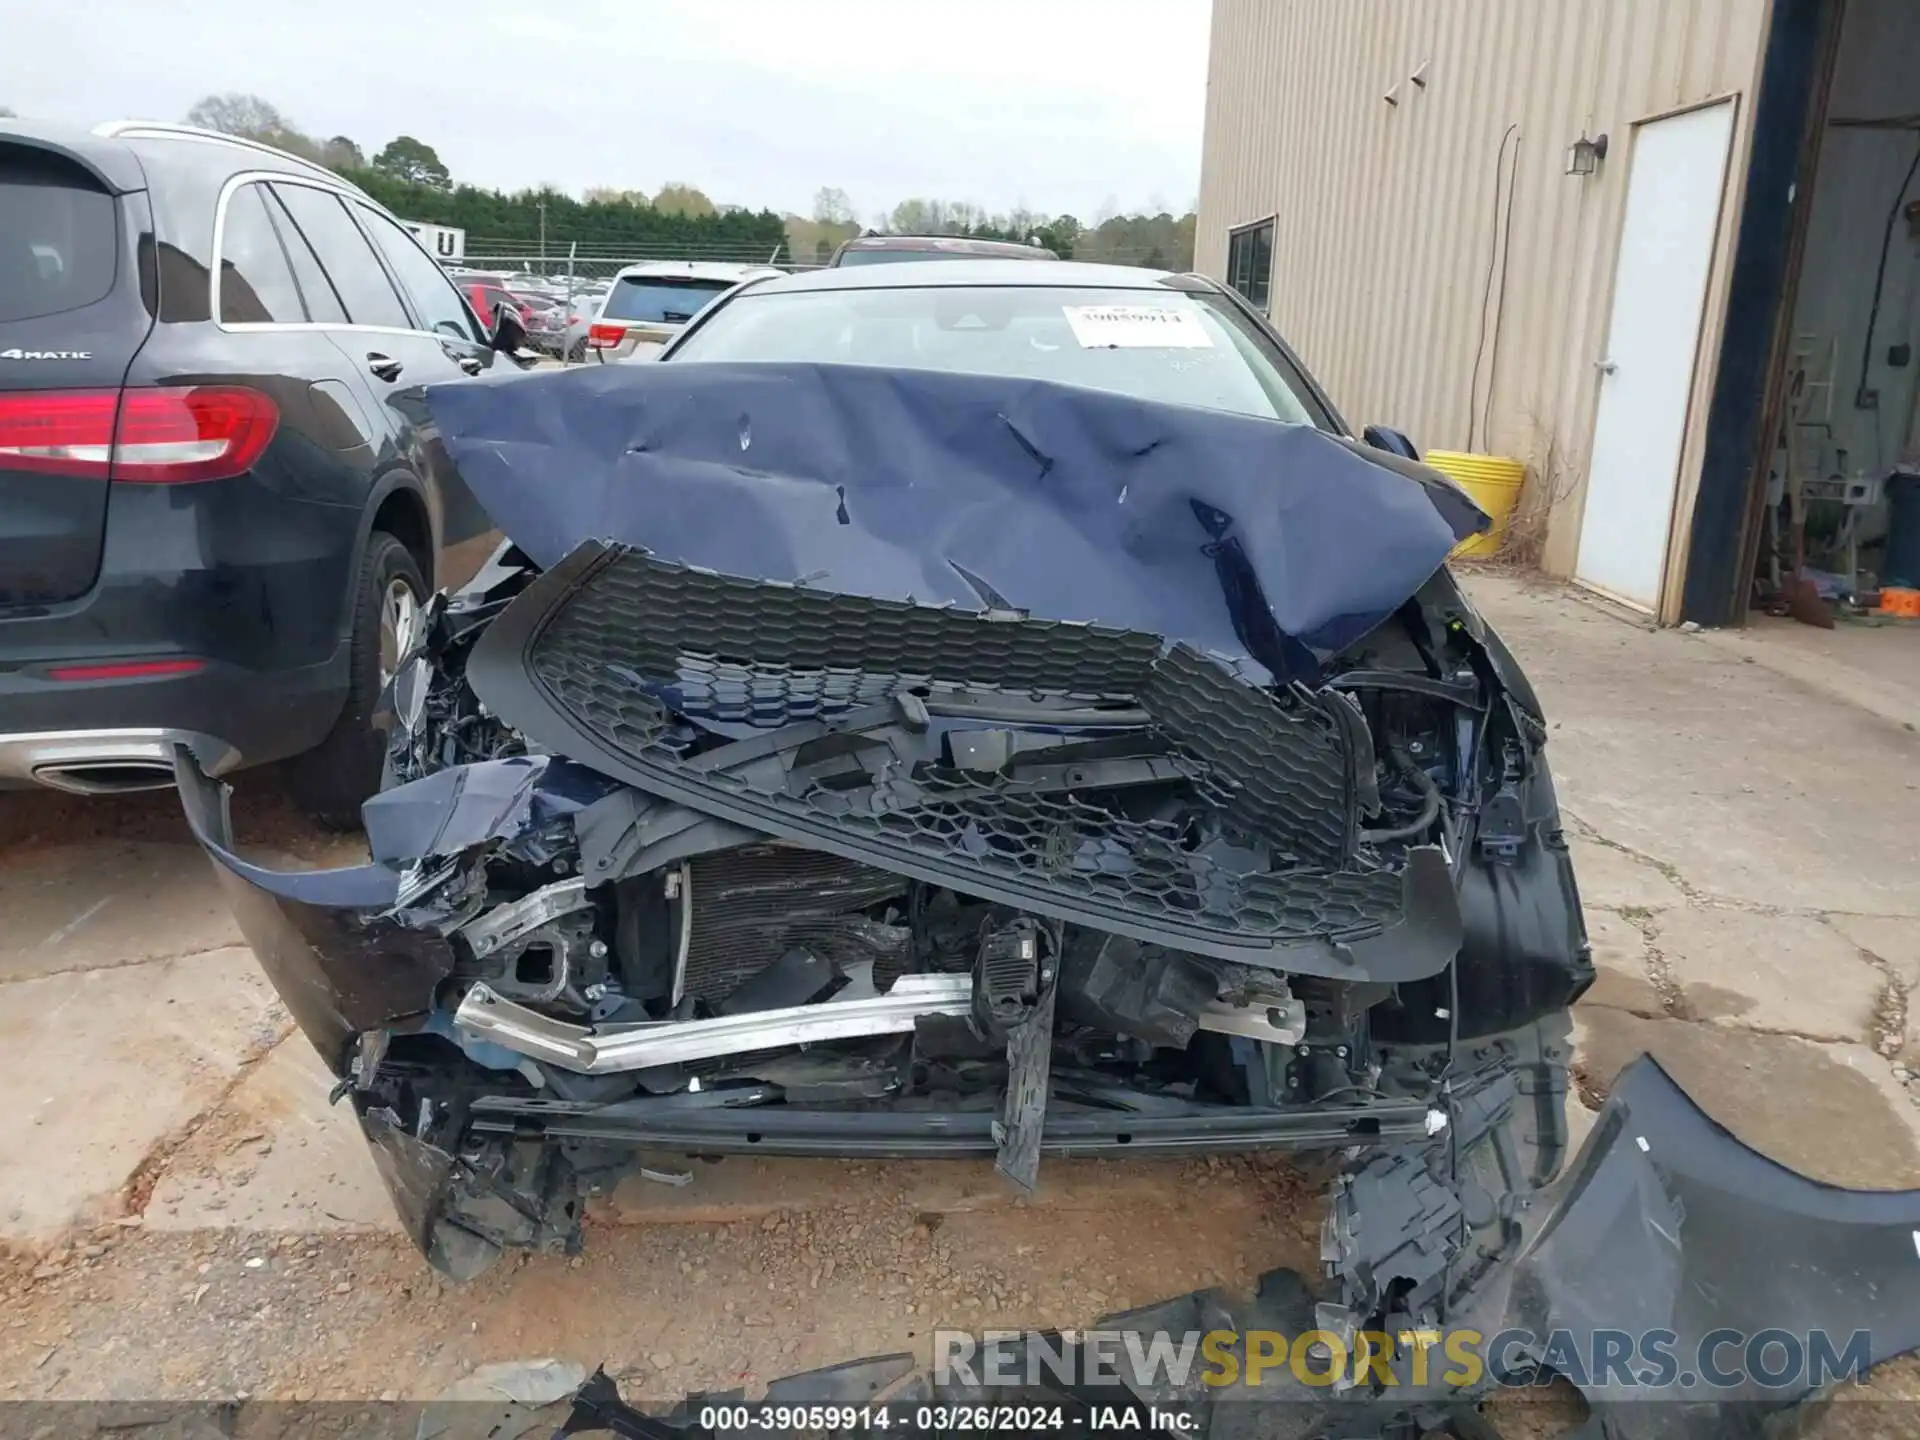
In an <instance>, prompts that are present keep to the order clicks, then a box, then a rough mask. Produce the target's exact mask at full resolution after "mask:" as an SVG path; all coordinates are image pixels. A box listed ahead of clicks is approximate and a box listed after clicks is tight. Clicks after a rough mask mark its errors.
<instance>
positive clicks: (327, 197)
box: [273, 183, 413, 330]
mask: <svg viewBox="0 0 1920 1440" xmlns="http://www.w3.org/2000/svg"><path fill="white" fill-rule="evenodd" d="M273 190H274V193H275V194H276V195H278V196H279V197H280V200H281V202H282V203H283V204H284V205H285V206H286V207H287V211H288V213H289V214H291V215H292V216H293V220H294V223H295V224H296V225H298V226H299V227H300V234H301V236H302V238H304V239H305V240H306V242H307V243H308V244H309V245H311V246H312V247H313V253H314V254H315V255H317V256H319V257H320V263H321V265H322V266H324V267H325V268H326V272H327V275H328V277H329V278H330V279H331V280H332V281H333V288H334V290H335V291H337V292H338V294H339V296H340V302H341V304H343V305H344V306H345V307H346V311H347V319H348V320H349V321H351V322H352V323H353V324H355V325H379V326H383V327H385V328H387V329H390V330H411V329H412V328H413V321H412V320H411V319H410V318H409V317H408V315H407V311H406V307H405V306H404V305H402V304H401V303H400V296H399V294H398V293H397V292H396V291H395V290H394V288H393V282H392V281H391V280H389V279H388V278H387V272H386V270H385V268H384V267H383V266H382V265H381V264H380V259H379V257H378V256H376V255H375V254H374V253H373V246H372V245H370V244H369V243H368V242H367V237H366V236H365V235H362V234H361V233H360V227H359V226H358V225H356V224H354V223H353V217H352V216H351V215H349V214H347V207H346V206H345V205H343V204H342V203H341V202H340V200H339V198H338V197H337V196H335V195H333V194H331V193H330V192H328V191H325V190H316V189H315V188H314V187H312V186H311V185H291V184H284V183H280V184H276V185H275V186H274V187H273Z"/></svg>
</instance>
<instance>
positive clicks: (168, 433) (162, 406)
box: [0, 385, 280, 485]
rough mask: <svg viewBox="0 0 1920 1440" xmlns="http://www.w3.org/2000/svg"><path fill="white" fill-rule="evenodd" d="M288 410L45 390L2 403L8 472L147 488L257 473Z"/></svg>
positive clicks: (151, 394) (166, 394) (238, 390)
mask: <svg viewBox="0 0 1920 1440" xmlns="http://www.w3.org/2000/svg"><path fill="white" fill-rule="evenodd" d="M279 423H280V412H279V410H278V409H277V408H276V407H275V406H274V403H273V401H272V400H270V399H268V398H267V397H266V396H265V395H263V394H261V393H260V392H259V391H258V390H248V389H245V388H243V387H241V386H238V385H193V386H177V387H170V388H163V389H152V390H127V391H124V392H123V391H114V390H41V391H32V390H30V391H24V392H14V393H12V394H6V395H0V469H7V470H32V471H36V472H38V473H40V474H43V475H79V476H85V477H88V478H91V479H98V480H108V479H111V480H125V481H130V482H133V483H135V484H146V485H183V484H188V483H191V482H193V481H196V480H222V479H225V478H226V477H228V476H230V475H238V474H240V473H242V472H243V471H245V470H248V469H250V468H252V466H253V463H254V461H256V460H258V459H259V458H260V456H261V454H262V453H263V452H264V451H265V450H266V448H267V444H268V442H269V441H271V440H272V439H273V432H274V430H275V428H276V427H277V426H278V425H279Z"/></svg>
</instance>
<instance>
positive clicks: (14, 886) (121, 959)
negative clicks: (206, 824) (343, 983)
mask: <svg viewBox="0 0 1920 1440" xmlns="http://www.w3.org/2000/svg"><path fill="white" fill-rule="evenodd" d="M0 915H4V916H6V917H7V924H6V926H5V928H4V930H0V981H7V980H25V979H30V978H31V977H33V976H35V975H52V974H57V973H59V972H61V971H66V970H92V969H97V968H100V967H102V966H108V965H131V964H138V963H139V962H141V961H144V960H159V959H165V958H167V957H169V956H175V955H194V954H198V953H200V952H201V951H205V950H219V949H223V948H225V947H227V946H232V945H244V944H245V943H246V942H245V940H243V939H242V938H241V935H240V927H239V926H238V925H237V924H235V923H234V919H233V912H232V911H231V910H230V909H228V907H227V902H226V900H225V898H224V897H223V896H222V895H221V894H220V889H219V886H218V885H216V884H215V883H214V878H213V870H212V867H211V866H210V865H208V863H207V857H206V853H205V852H204V851H202V850H201V848H200V847H199V846H198V845H195V844H192V843H190V842H189V843H185V844H180V843H171V842H164V841H153V840H106V839H101V840H93V841H90V842H87V843H84V844H65V845H49V846H45V847H41V848H37V849H31V850H28V849H21V850H16V851H14V852H13V853H11V854H10V855H9V856H8V857H7V863H6V865H5V866H4V867H0Z"/></svg>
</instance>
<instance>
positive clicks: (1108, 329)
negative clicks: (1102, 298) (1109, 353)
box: [1060, 305, 1213, 350]
mask: <svg viewBox="0 0 1920 1440" xmlns="http://www.w3.org/2000/svg"><path fill="white" fill-rule="evenodd" d="M1060 308H1061V309H1062V310H1063V311H1065V312H1066V316H1067V324H1068V325H1070V326H1072V327H1073V338H1074V339H1076V340H1078V341H1079V342H1080V346H1081V348H1082V349H1083V350H1106V349H1116V348H1117V349H1122V350H1208V349H1211V348H1213V337H1212V336H1211V335H1209V334H1207V327H1206V326H1204V325H1202V324H1201V323H1200V317H1199V316H1198V315H1195V314H1194V313H1193V312H1191V311H1189V310H1163V309H1161V308H1160V307H1159V306H1157V305H1062V306H1061V307H1060Z"/></svg>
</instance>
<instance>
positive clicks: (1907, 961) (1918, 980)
mask: <svg viewBox="0 0 1920 1440" xmlns="http://www.w3.org/2000/svg"><path fill="white" fill-rule="evenodd" d="M1916 883H1920V882H1916ZM1824 918H1825V920H1826V922H1827V924H1829V925H1831V926H1832V927H1833V928H1834V929H1836V930H1838V931H1839V932H1840V933H1841V934H1842V935H1844V936H1846V938H1847V939H1848V940H1850V941H1852V942H1853V943H1854V944H1855V945H1857V946H1859V947H1860V948H1861V949H1862V950H1864V951H1866V952H1867V953H1868V954H1869V955H1871V956H1873V957H1874V958H1875V959H1877V960H1879V961H1880V962H1881V963H1882V964H1884V965H1886V967H1887V968H1888V969H1890V970H1891V971H1893V973H1894V974H1895V975H1896V976H1897V977H1898V978H1899V980H1900V983H1901V984H1902V985H1904V986H1905V987H1906V988H1907V989H1908V990H1920V919H1915V918H1913V917H1912V916H1907V915H1828V916H1825V917H1824Z"/></svg>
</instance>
